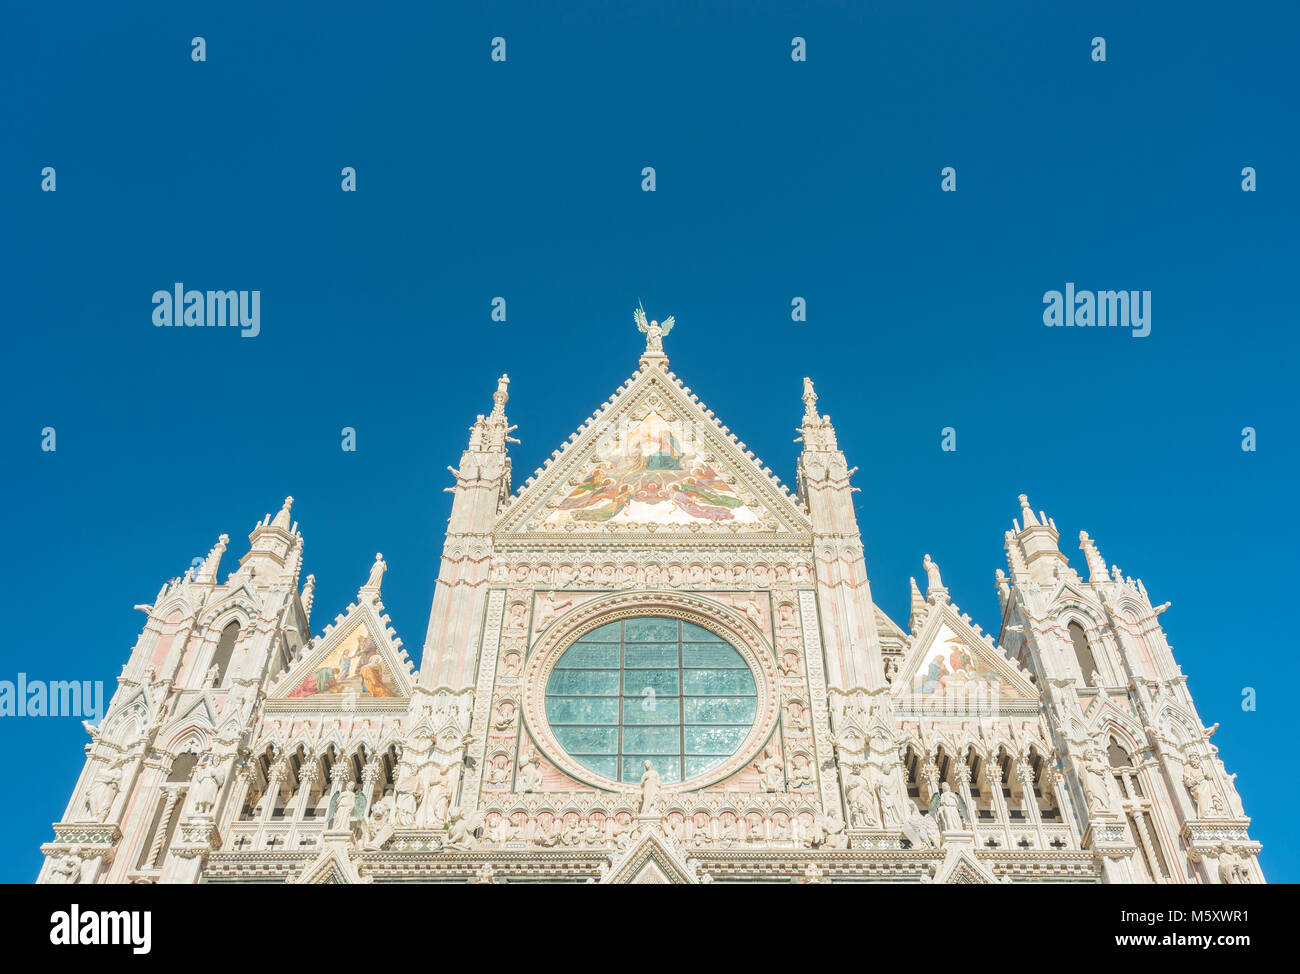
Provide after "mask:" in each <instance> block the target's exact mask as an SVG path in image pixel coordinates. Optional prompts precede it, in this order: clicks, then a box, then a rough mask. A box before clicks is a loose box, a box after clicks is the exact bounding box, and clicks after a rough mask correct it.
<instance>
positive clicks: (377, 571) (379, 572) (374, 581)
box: [365, 552, 388, 592]
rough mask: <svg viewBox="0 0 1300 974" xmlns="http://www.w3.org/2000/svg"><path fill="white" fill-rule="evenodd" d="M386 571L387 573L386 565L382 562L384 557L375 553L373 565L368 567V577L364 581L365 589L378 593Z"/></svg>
mask: <svg viewBox="0 0 1300 974" xmlns="http://www.w3.org/2000/svg"><path fill="white" fill-rule="evenodd" d="M386 571H388V565H387V564H385V562H384V556H383V555H382V554H381V553H379V552H375V563H374V564H373V565H371V566H370V577H369V578H368V579H366V584H365V587H366V588H369V589H374V590H375V591H376V592H378V591H379V586H380V583H381V582H382V581H383V579H384V572H386Z"/></svg>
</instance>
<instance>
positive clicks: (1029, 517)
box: [1020, 494, 1040, 528]
mask: <svg viewBox="0 0 1300 974" xmlns="http://www.w3.org/2000/svg"><path fill="white" fill-rule="evenodd" d="M1020 514H1021V517H1022V518H1023V520H1024V525H1025V527H1026V528H1036V527H1039V526H1040V525H1039V523H1038V518H1036V517H1034V510H1033V508H1031V507H1030V506H1029V495H1028V494H1021V495H1020Z"/></svg>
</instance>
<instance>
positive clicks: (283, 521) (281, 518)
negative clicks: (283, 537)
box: [271, 497, 293, 531]
mask: <svg viewBox="0 0 1300 974" xmlns="http://www.w3.org/2000/svg"><path fill="white" fill-rule="evenodd" d="M291 507H293V498H292V497H286V498H285V499H284V507H282V508H280V513H279V514H277V515H276V516H275V520H274V521H272V522H271V527H273V528H283V529H284V530H286V531H288V530H289V508H291Z"/></svg>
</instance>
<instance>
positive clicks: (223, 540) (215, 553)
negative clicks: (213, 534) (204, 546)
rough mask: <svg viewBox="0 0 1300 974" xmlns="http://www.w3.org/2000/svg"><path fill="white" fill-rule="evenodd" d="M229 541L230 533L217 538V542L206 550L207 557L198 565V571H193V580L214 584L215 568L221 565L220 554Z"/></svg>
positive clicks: (215, 577)
mask: <svg viewBox="0 0 1300 974" xmlns="http://www.w3.org/2000/svg"><path fill="white" fill-rule="evenodd" d="M229 543H230V535H228V534H223V535H222V536H221V537H219V538H217V543H216V544H215V545H213V547H212V550H211V551H209V552H208V557H206V558H204V559H203V564H202V565H200V566H199V570H198V572H196V573H195V576H194V580H195V581H197V582H205V583H209V584H214V583H215V582H216V580H217V568H218V567H219V566H220V565H221V556H222V555H223V554H224V553H225V550H226V545H227V544H229Z"/></svg>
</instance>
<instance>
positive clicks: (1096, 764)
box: [1079, 744, 1114, 812]
mask: <svg viewBox="0 0 1300 974" xmlns="http://www.w3.org/2000/svg"><path fill="white" fill-rule="evenodd" d="M1079 770H1080V771H1081V772H1082V774H1081V775H1080V776H1079V777H1080V779H1081V784H1082V785H1083V790H1084V792H1085V793H1086V794H1087V796H1088V811H1089V812H1113V811H1114V809H1113V808H1112V807H1111V794H1110V768H1108V767H1107V766H1106V765H1105V763H1103V762H1102V760H1101V756H1100V755H1099V754H1098V753H1097V746H1096V745H1095V744H1089V745H1088V746H1087V749H1086V750H1085V751H1084V752H1083V756H1082V757H1081V758H1080V759H1079Z"/></svg>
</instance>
